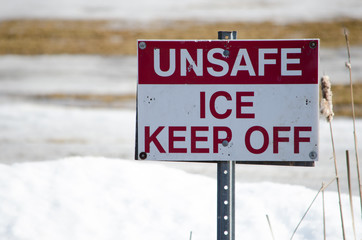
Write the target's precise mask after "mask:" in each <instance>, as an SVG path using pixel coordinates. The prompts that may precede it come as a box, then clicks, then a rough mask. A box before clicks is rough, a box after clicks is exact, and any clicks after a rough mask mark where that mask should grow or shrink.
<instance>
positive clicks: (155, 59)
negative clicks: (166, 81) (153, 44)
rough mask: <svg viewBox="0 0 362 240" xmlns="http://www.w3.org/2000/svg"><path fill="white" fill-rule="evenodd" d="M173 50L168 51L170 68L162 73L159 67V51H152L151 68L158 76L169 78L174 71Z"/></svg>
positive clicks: (174, 57)
mask: <svg viewBox="0 0 362 240" xmlns="http://www.w3.org/2000/svg"><path fill="white" fill-rule="evenodd" d="M175 52H176V51H175V49H170V66H169V69H168V70H167V71H162V70H161V67H160V49H155V50H154V51H153V68H154V69H155V72H156V73H157V75H158V76H161V77H169V76H171V75H172V74H173V73H174V72H175V69H176V56H175Z"/></svg>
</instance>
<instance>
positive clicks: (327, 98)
mask: <svg viewBox="0 0 362 240" xmlns="http://www.w3.org/2000/svg"><path fill="white" fill-rule="evenodd" d="M321 89H322V101H321V114H322V115H323V116H325V117H326V118H327V121H328V122H330V121H332V119H333V116H334V113H333V104H332V90H331V82H330V81H329V76H327V75H324V76H323V77H322V78H321Z"/></svg>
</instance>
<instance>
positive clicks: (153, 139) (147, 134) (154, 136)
mask: <svg viewBox="0 0 362 240" xmlns="http://www.w3.org/2000/svg"><path fill="white" fill-rule="evenodd" d="M164 128H165V127H164V126H161V127H158V128H157V129H156V131H155V132H154V133H153V134H152V135H151V136H150V126H145V152H146V153H149V152H150V144H151V142H153V143H154V144H155V146H156V148H157V149H158V151H159V152H160V153H165V152H166V151H165V149H163V147H162V145H161V143H160V142H159V141H158V140H157V135H158V134H159V133H160V132H161V131H162V129H164Z"/></svg>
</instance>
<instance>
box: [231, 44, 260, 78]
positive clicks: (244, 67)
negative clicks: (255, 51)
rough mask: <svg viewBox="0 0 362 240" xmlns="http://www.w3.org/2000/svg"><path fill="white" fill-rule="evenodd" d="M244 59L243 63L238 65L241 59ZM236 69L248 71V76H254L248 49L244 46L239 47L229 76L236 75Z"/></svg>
mask: <svg viewBox="0 0 362 240" xmlns="http://www.w3.org/2000/svg"><path fill="white" fill-rule="evenodd" d="M243 57H244V59H245V65H240V63H241V60H242V59H243ZM238 71H248V72H249V75H250V76H255V71H254V68H253V65H252V64H251V61H250V57H249V54H248V51H247V50H246V49H245V48H241V49H239V52H238V56H237V57H236V60H235V63H234V67H233V70H232V71H231V76H236V74H237V73H238Z"/></svg>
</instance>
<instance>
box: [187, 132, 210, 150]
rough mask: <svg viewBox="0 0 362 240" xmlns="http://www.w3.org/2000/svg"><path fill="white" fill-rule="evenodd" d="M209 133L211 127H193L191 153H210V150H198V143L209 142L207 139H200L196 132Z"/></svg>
mask: <svg viewBox="0 0 362 240" xmlns="http://www.w3.org/2000/svg"><path fill="white" fill-rule="evenodd" d="M198 131H204V132H205V131H209V127H191V153H209V149H208V148H197V146H196V142H207V140H208V139H207V137H205V136H204V137H198V136H196V132H198Z"/></svg>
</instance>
